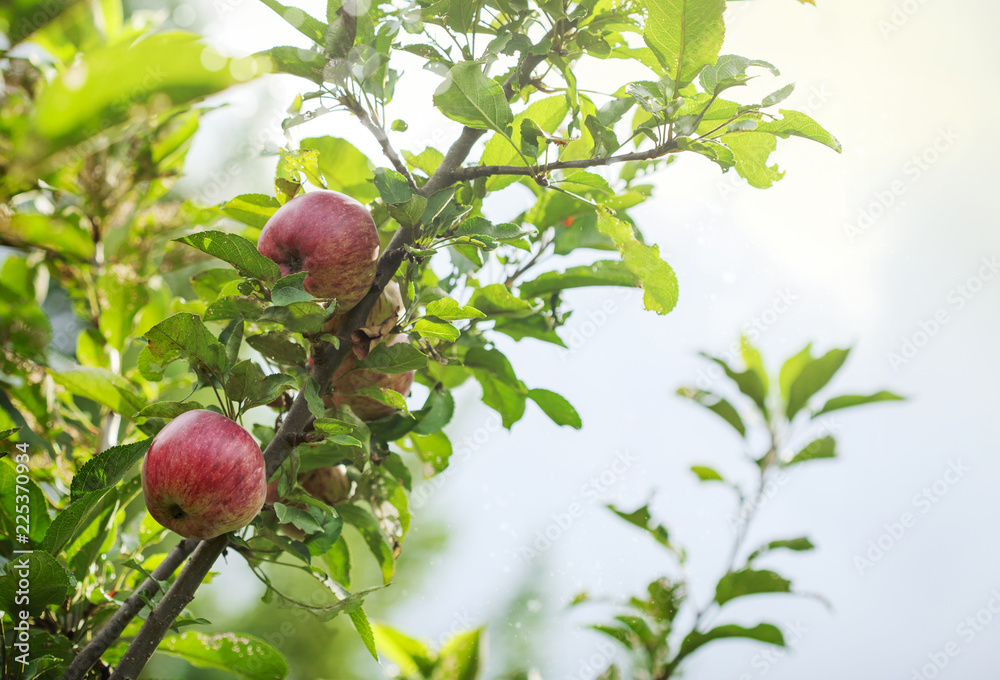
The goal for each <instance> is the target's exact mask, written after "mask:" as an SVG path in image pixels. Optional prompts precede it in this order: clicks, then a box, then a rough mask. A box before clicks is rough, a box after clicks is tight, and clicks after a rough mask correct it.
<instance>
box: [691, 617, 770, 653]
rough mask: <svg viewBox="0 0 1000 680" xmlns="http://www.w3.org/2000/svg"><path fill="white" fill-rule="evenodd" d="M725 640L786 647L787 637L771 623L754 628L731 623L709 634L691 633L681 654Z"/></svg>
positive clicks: (717, 627)
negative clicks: (756, 642) (740, 640)
mask: <svg viewBox="0 0 1000 680" xmlns="http://www.w3.org/2000/svg"><path fill="white" fill-rule="evenodd" d="M725 638H746V639H748V640H757V641H759V642H766V643H768V644H771V645H775V646H778V647H784V646H785V637H784V636H783V635H782V634H781V630H780V629H778V628H777V627H776V626H773V625H771V624H770V623H760V624H757V625H756V626H754V627H753V628H744V627H743V626H738V625H736V624H735V623H730V624H726V625H724V626H716V627H715V628H713V629H711V630H710V631H708V632H707V633H701V632H699V631H693V632H691V633H689V634H688V636H687V637H685V638H684V641H683V642H682V643H681V649H680V652H679V654H680V655H682V656H687V655H688V654H690V653H692V652H693V651H695V650H696V649H698V648H699V647H702V646H704V645H706V644H708V643H709V642H712V641H713V640H721V639H725Z"/></svg>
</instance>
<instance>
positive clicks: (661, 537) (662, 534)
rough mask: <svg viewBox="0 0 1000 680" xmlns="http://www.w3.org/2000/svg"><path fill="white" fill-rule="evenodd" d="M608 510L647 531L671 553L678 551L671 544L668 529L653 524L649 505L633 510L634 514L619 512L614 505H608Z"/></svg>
mask: <svg viewBox="0 0 1000 680" xmlns="http://www.w3.org/2000/svg"><path fill="white" fill-rule="evenodd" d="M607 508H608V510H610V511H611V512H613V513H615V514H616V515H618V516H619V517H621V518H622V519H623V520H625V521H626V522H628V523H629V524H632V525H633V526H637V527H639V528H640V529H642V530H644V531H646V532H647V533H648V534H649V535H650V536H652V537H653V539H654V540H655V541H656V542H657V543H659V544H660V545H662V546H664V547H666V548H668V549H669V550H671V551H676V549H675V548H674V545H673V544H672V543H671V542H670V534H669V532H668V531H667V528H666V527H665V526H663V525H662V524H653V516H652V514H651V513H650V512H649V504H648V503H647V504H646V505H643V506H642V507H641V508H638V509H636V510H633V511H632V512H625V511H624V510H619V509H618V508H616V507H615V506H613V505H608V506H607Z"/></svg>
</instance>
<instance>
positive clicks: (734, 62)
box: [698, 54, 781, 95]
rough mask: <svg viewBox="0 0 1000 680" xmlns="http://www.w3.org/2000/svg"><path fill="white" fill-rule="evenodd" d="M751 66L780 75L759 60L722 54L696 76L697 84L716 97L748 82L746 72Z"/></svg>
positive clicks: (773, 68) (769, 65)
mask: <svg viewBox="0 0 1000 680" xmlns="http://www.w3.org/2000/svg"><path fill="white" fill-rule="evenodd" d="M751 66H757V67H759V68H764V69H767V70H768V71H770V72H771V75H774V76H779V75H781V72H780V71H778V69H777V68H775V66H774V64H771V63H770V62H766V61H763V60H761V59H747V58H746V57H740V56H737V55H735V54H724V55H722V56H720V57H719V58H718V59H717V60H716V62H715V64H713V65H709V66H706V67H705V68H704V70H702V72H701V74H700V75H699V76H698V82H700V83H701V87H702V89H704V90H705V92H707V93H709V94H715V95H718V94H720V93H721V92H723V91H724V90H726V89H728V88H730V87H733V86H736V85H744V84H745V83H746V82H747V81H748V80H750V78H749V77H747V75H746V72H747V69H748V68H750V67H751Z"/></svg>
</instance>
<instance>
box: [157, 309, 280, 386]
mask: <svg viewBox="0 0 1000 680" xmlns="http://www.w3.org/2000/svg"><path fill="white" fill-rule="evenodd" d="M281 309H284V308H283V307H282V308H281ZM146 339H147V340H148V341H149V352H150V354H151V355H152V356H153V358H154V359H156V360H157V361H158V362H159V363H160V364H161V365H162V366H166V365H167V364H169V363H170V362H172V361H174V360H175V359H180V358H181V357H183V358H185V359H187V360H188V361H189V362H191V364H192V365H196V366H198V367H200V368H202V369H204V370H207V371H211V372H213V373H215V374H216V375H222V374H223V373H224V372H225V370H226V348H225V346H224V345H223V344H222V343H221V342H219V341H218V340H217V339H216V337H215V336H214V335H212V333H211V331H209V330H208V328H206V327H205V324H204V323H203V322H202V320H201V319H200V318H199V317H198V316H195V315H194V314H191V313H189V312H178V313H177V314H174V315H173V316H170V317H167V318H166V319H164V320H163V321H161V322H160V323H158V324H156V325H155V326H153V327H152V328H150V329H149V330H148V331H146Z"/></svg>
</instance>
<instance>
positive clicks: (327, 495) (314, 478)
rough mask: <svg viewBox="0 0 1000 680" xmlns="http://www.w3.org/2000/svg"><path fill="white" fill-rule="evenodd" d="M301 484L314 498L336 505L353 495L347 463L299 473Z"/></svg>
mask: <svg viewBox="0 0 1000 680" xmlns="http://www.w3.org/2000/svg"><path fill="white" fill-rule="evenodd" d="M299 484H301V485H302V488H303V489H305V490H306V493H308V494H309V495H310V496H312V497H313V498H318V499H319V500H321V501H323V502H324V503H327V504H328V505H336V504H337V503H341V502H343V501H345V500H347V498H348V497H349V496H350V495H351V480H350V478H349V477H348V476H347V466H346V465H330V466H327V467H322V468H316V469H315V470H310V471H309V472H306V473H304V474H301V475H299Z"/></svg>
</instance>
